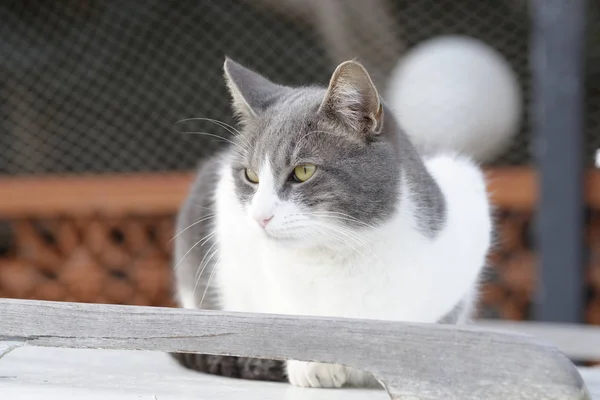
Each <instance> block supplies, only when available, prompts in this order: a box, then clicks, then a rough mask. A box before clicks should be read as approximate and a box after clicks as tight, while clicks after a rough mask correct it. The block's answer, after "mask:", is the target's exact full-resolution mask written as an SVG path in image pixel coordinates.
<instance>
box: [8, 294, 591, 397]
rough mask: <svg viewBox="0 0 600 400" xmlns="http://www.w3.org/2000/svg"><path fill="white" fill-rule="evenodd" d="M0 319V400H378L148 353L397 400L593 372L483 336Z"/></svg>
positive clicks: (180, 318)
mask: <svg viewBox="0 0 600 400" xmlns="http://www.w3.org/2000/svg"><path fill="white" fill-rule="evenodd" d="M0 321H1V323H0V339H1V340H2V345H1V346H2V347H1V348H0V356H1V355H6V354H7V353H8V352H10V351H11V350H14V349H16V348H19V347H23V346H25V348H24V349H20V350H17V351H16V352H15V353H13V354H11V355H10V356H7V357H6V358H5V359H4V360H2V361H0V398H3V399H4V398H19V399H34V398H35V399H38V398H40V399H41V398H43V399H45V400H47V399H52V398H57V399H59V398H60V399H61V400H64V399H71V398H72V399H75V398H77V399H86V400H87V399H88V398H89V399H92V398H94V399H96V398H98V399H101V398H102V399H103V398H110V399H133V398H147V399H148V400H152V399H153V398H156V399H158V400H164V399H217V400H220V399H233V398H234V397H235V398H239V397H240V395H243V396H244V397H245V398H250V399H254V398H256V399H259V398H260V399H281V398H285V399H288V398H290V399H303V398H311V399H321V398H323V399H326V398H328V399H337V398H344V399H364V400H368V399H382V398H384V397H382V396H383V395H384V392H383V391H369V390H354V389H347V390H326V389H300V388H292V387H291V386H289V385H283V384H267V383H257V382H247V381H239V380H229V379H225V378H219V377H213V376H205V375H201V374H195V373H191V372H189V371H184V370H183V369H182V368H179V367H177V366H176V365H174V364H173V362H172V361H169V360H168V359H167V356H166V355H165V354H160V353H156V352H203V353H208V354H220V355H238V356H248V357H264V358H271V359H295V360H303V361H319V362H331V363H341V364H345V365H350V366H354V367H357V368H361V369H363V370H365V371H368V372H370V373H372V374H373V375H374V376H375V377H377V378H378V379H379V381H380V382H381V383H382V384H383V386H384V387H385V388H386V390H387V392H388V394H389V397H390V398H392V399H398V400H399V399H403V400H408V399H411V400H416V399H419V400H433V399H436V400H437V399H446V400H452V399H457V400H458V399H460V400H468V399H492V400H493V399H497V400H500V399H502V400H504V399H528V400H529V399H556V400H559V399H560V400H570V399H573V400H575V399H578V400H584V399H600V369H597V368H596V369H591V368H590V369H581V370H579V371H578V370H577V368H576V367H575V366H574V365H573V364H572V363H571V361H570V360H569V359H568V358H567V357H566V356H565V355H564V354H562V353H561V352H560V351H559V350H558V349H556V348H555V347H554V346H552V345H548V344H542V343H540V342H538V341H536V340H534V339H533V338H531V337H529V336H525V335H521V334H516V333H505V332H498V331H495V330H492V328H490V327H481V326H473V327H453V326H446V325H423V324H409V323H399V322H385V321H364V320H351V319H330V318H307V317H295V316H276V315H263V314H242V313H229V312H215V311H200V310H182V309H171V308H156V307H134V306H114V305H98V304H83V303H56V302H42V301H33V300H7V299H5V300H0ZM594 333H597V332H592V334H594ZM597 343H599V344H600V340H599V341H598V342H597ZM29 346H41V347H57V348H72V349H104V351H100V350H87V351H85V352H82V350H68V349H61V350H56V349H52V350H48V349H46V350H44V349H35V348H28V347H29ZM108 350H113V351H112V352H111V351H108ZM114 350H119V352H117V353H115V352H114ZM125 350H146V351H149V352H147V353H139V352H138V353H133V354H130V353H129V352H126V351H125ZM101 353H102V354H101ZM19 354H21V355H19ZM583 378H585V381H586V382H587V386H588V387H589V391H588V389H586V383H584V380H583ZM41 393H45V394H44V396H42V395H41ZM48 393H50V395H51V396H54V397H49V396H50V395H48ZM100 393H102V394H104V397H103V396H100V395H99V394H100ZM27 396H29V397H27ZM36 396H37V397H36ZM69 396H71V397H69ZM73 396H75V397H73ZM143 396H146V397H143ZM592 396H595V397H592Z"/></svg>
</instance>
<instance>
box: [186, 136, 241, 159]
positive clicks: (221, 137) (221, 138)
mask: <svg viewBox="0 0 600 400" xmlns="http://www.w3.org/2000/svg"><path fill="white" fill-rule="evenodd" d="M181 133H182V134H183V135H201V136H209V137H213V138H215V139H220V140H223V141H224V142H227V143H230V144H231V145H233V146H235V147H236V148H238V149H240V150H242V151H243V152H244V154H247V153H248V152H249V151H250V150H249V149H247V148H245V147H244V146H242V145H241V144H239V143H236V142H234V141H233V140H231V139H228V138H226V137H223V136H219V135H215V134H213V133H208V132H181Z"/></svg>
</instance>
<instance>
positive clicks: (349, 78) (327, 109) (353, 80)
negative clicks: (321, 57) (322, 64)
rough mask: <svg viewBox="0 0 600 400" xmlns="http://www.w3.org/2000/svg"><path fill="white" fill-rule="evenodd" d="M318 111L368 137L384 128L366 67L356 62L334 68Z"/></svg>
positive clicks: (378, 104) (380, 108)
mask: <svg viewBox="0 0 600 400" xmlns="http://www.w3.org/2000/svg"><path fill="white" fill-rule="evenodd" d="M319 112H321V113H325V114H326V115H328V116H330V117H333V118H336V119H338V120H339V121H340V122H342V123H343V124H345V125H346V126H348V127H349V128H350V129H352V130H354V131H358V132H361V133H363V134H367V135H369V134H378V133H380V132H381V128H382V125H383V106H382V104H381V101H380V99H379V94H378V93H377V89H376V88H375V85H374V84H373V81H372V80H371V77H370V76H369V73H368V72H367V70H366V69H365V67H363V66H362V65H361V64H360V63H358V62H356V61H346V62H343V63H342V64H340V65H339V66H338V67H337V68H336V69H335V71H334V73H333V75H332V76H331V80H330V81H329V87H328V88H327V93H326V94H325V98H324V99H323V102H322V103H321V106H320V107H319Z"/></svg>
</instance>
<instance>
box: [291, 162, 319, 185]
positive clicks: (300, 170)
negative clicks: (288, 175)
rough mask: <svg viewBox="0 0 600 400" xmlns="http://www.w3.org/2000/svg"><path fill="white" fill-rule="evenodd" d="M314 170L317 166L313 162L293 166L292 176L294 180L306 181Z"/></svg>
mask: <svg viewBox="0 0 600 400" xmlns="http://www.w3.org/2000/svg"><path fill="white" fill-rule="evenodd" d="M316 171H317V166H316V165H314V164H304V165H298V166H297V167H296V168H294V173H293V175H292V178H293V179H294V180H295V181H296V182H306V181H307V180H309V179H310V178H311V177H312V176H313V175H314V174H315V172H316Z"/></svg>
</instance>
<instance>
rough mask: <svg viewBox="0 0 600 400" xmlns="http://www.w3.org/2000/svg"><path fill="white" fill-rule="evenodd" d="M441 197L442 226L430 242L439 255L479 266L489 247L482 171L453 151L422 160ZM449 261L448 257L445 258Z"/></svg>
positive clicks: (488, 213) (487, 202) (489, 217)
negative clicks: (443, 202) (443, 211)
mask: <svg viewBox="0 0 600 400" xmlns="http://www.w3.org/2000/svg"><path fill="white" fill-rule="evenodd" d="M425 165H426V167H427V169H428V170H429V173H430V174H431V175H432V176H433V178H434V179H435V181H436V182H437V184H438V186H439V187H440V190H441V192H442V194H443V196H444V199H445V205H446V214H445V222H444V228H443V229H442V230H441V231H440V233H439V237H438V238H436V240H435V241H434V242H433V243H434V244H435V246H436V247H438V248H439V250H442V251H441V252H440V254H446V255H448V256H450V257H451V258H456V259H457V260H456V261H458V262H462V263H474V265H473V268H480V267H481V265H480V266H477V263H481V264H483V262H484V259H485V256H486V254H487V251H488V249H489V246H490V242H491V237H492V221H491V215H490V205H489V199H488V194H487V188H486V182H485V177H484V174H483V171H482V170H481V168H479V166H478V165H476V164H475V163H474V162H472V161H471V160H470V159H469V158H467V157H464V156H459V155H454V154H444V155H437V156H433V157H431V158H428V159H426V160H425ZM448 261H450V259H448Z"/></svg>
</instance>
